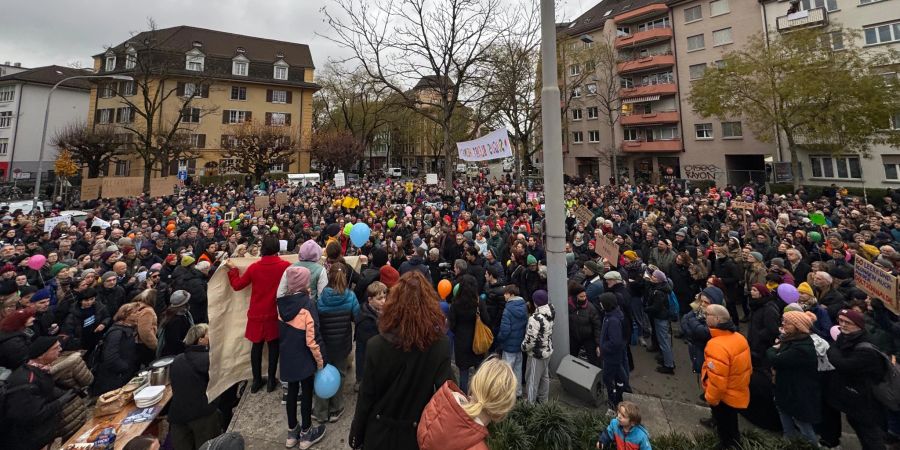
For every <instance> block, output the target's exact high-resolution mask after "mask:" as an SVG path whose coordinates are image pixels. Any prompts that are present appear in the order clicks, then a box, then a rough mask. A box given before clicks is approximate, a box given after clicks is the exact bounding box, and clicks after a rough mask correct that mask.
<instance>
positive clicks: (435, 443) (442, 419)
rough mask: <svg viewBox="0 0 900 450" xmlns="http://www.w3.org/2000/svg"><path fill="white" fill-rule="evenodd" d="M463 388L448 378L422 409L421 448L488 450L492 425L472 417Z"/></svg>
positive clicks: (418, 433)
mask: <svg viewBox="0 0 900 450" xmlns="http://www.w3.org/2000/svg"><path fill="white" fill-rule="evenodd" d="M459 398H463V399H464V398H465V395H464V394H463V392H462V391H461V390H460V389H459V388H458V387H457V386H456V384H454V383H453V382H452V381H447V382H445V383H444V384H443V385H442V386H441V387H440V389H438V390H437V392H435V393H434V396H433V397H431V400H430V401H429V402H428V405H426V406H425V410H423V411H422V418H421V420H419V425H418V428H417V433H416V439H417V441H418V442H419V448H420V449H421V450H438V449H440V450H487V449H488V446H487V445H486V444H485V443H484V441H485V439H487V436H488V429H487V427H485V426H484V425H482V424H480V423H478V422H476V421H475V420H474V419H472V418H471V417H470V416H469V415H468V414H467V413H466V411H465V410H464V409H463V408H462V406H461V405H460V401H459V400H458V399H459Z"/></svg>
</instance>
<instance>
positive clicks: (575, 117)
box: [572, 109, 581, 120]
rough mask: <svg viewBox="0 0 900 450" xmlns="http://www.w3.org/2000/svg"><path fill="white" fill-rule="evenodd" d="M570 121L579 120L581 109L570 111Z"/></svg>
mask: <svg viewBox="0 0 900 450" xmlns="http://www.w3.org/2000/svg"><path fill="white" fill-rule="evenodd" d="M572 120H581V109H573V110H572Z"/></svg>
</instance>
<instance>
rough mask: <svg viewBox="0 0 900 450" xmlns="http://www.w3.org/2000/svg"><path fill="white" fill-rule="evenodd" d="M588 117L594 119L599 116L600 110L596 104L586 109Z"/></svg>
mask: <svg viewBox="0 0 900 450" xmlns="http://www.w3.org/2000/svg"><path fill="white" fill-rule="evenodd" d="M587 110H588V119H596V118H597V117H600V110H599V109H598V108H597V107H596V106H591V107H589V108H588V109H587Z"/></svg>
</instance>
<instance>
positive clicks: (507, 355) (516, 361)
mask: <svg viewBox="0 0 900 450" xmlns="http://www.w3.org/2000/svg"><path fill="white" fill-rule="evenodd" d="M503 360H504V361H506V362H508V363H509V365H510V366H512V369H513V372H515V374H516V396H517V397H521V396H522V352H503Z"/></svg>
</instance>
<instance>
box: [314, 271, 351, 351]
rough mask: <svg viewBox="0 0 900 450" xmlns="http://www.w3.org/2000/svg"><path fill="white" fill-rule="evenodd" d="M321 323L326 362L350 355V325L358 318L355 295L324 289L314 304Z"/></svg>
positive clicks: (348, 292) (349, 291) (348, 291)
mask: <svg viewBox="0 0 900 450" xmlns="http://www.w3.org/2000/svg"><path fill="white" fill-rule="evenodd" d="M316 309H317V310H318V312H319V322H320V323H321V332H322V340H323V341H324V342H325V354H326V355H327V357H328V361H339V360H341V359H343V358H346V357H347V355H349V354H350V348H351V347H352V346H353V329H352V325H351V324H352V323H353V321H354V319H355V318H356V317H357V316H359V302H357V300H356V294H354V293H353V291H351V290H349V289H347V290H345V291H344V293H343V294H338V293H337V292H335V291H334V290H333V289H332V288H331V287H326V288H325V290H323V291H322V295H320V296H319V300H318V301H317V302H316Z"/></svg>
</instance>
